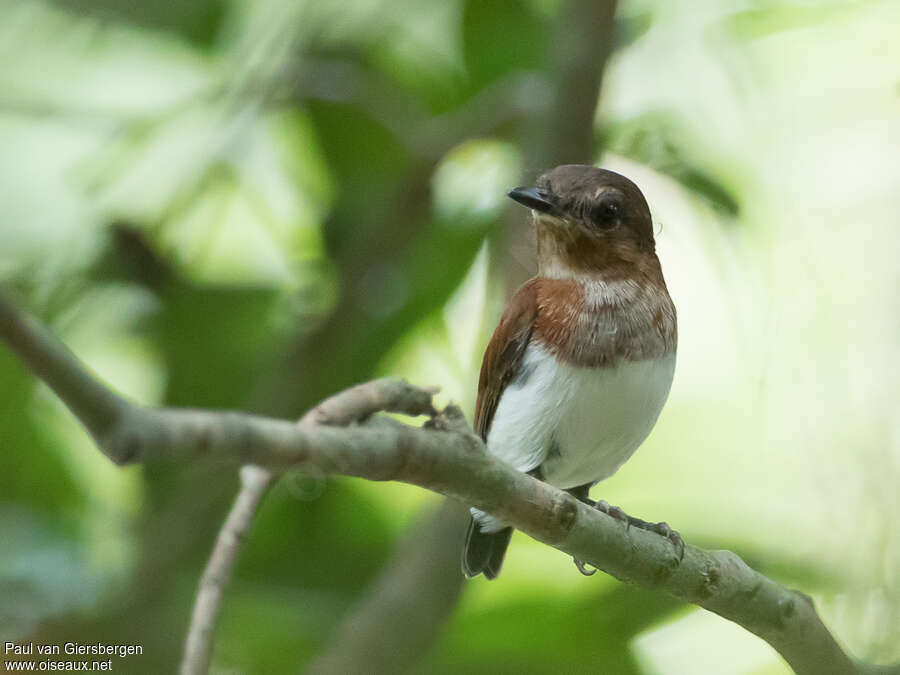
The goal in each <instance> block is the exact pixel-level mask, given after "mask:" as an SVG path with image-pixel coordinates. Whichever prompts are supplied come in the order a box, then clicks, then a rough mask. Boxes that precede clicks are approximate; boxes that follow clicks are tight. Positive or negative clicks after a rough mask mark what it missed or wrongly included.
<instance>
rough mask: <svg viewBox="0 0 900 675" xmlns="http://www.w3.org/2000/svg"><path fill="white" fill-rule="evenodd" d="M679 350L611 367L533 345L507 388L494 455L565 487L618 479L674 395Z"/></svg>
mask: <svg viewBox="0 0 900 675" xmlns="http://www.w3.org/2000/svg"><path fill="white" fill-rule="evenodd" d="M674 372H675V354H669V355H667V356H665V357H662V358H659V359H651V360H645V361H624V360H623V361H621V362H620V363H619V364H618V365H616V366H615V367H610V368H584V367H579V366H571V365H568V364H566V363H561V362H559V361H558V360H557V359H556V358H555V357H554V356H553V355H552V354H551V353H550V352H549V351H548V350H546V349H544V348H543V347H541V346H539V345H536V344H534V343H532V344H530V345H529V346H528V348H527V350H526V352H525V354H524V356H523V359H522V364H521V369H520V373H521V375H520V377H519V378H517V379H516V380H514V381H513V382H510V384H509V385H507V387H506V389H505V391H504V392H503V395H502V396H501V398H500V402H499V404H498V405H497V410H496V412H495V414H494V419H493V422H492V424H491V429H490V432H489V434H488V439H487V447H488V450H489V452H491V453H492V454H494V455H496V456H497V457H499V458H501V459H503V460H505V461H507V462H509V463H510V464H512V465H513V466H515V467H516V468H517V469H519V470H520V471H530V470H531V469H534V468H535V467H537V466H540V467H541V470H542V473H543V477H544V480H546V481H547V482H548V483H550V484H552V485H555V486H557V487H560V488H571V487H576V486H579V485H584V484H585V483H593V482H596V481H599V480H603V479H604V478H607V477H609V476H611V475H612V474H613V473H615V472H616V470H617V469H618V468H619V467H620V466H621V465H622V464H623V463H624V462H625V460H627V459H628V458H629V457H630V456H631V455H632V453H633V452H634V451H635V450H637V448H638V446H639V445H640V444H641V443H642V442H643V441H644V439H645V438H646V437H647V435H648V434H649V433H650V430H651V429H652V428H653V425H654V424H655V423H656V419H657V417H659V413H660V411H661V410H662V407H663V404H664V403H665V402H666V398H667V397H668V395H669V388H670V386H671V384H672V376H673V374H674Z"/></svg>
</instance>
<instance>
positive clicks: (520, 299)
mask: <svg viewBox="0 0 900 675" xmlns="http://www.w3.org/2000/svg"><path fill="white" fill-rule="evenodd" d="M537 313H538V304H537V279H530V280H529V281H526V282H525V283H524V284H523V285H522V286H521V287H520V288H519V290H517V291H516V292H515V294H514V295H513V296H512V298H511V299H510V301H509V304H508V305H507V307H506V311H505V312H504V313H503V316H502V317H500V323H498V324H497V328H496V329H495V330H494V335H493V336H492V337H491V341H490V342H489V343H488V346H487V349H486V350H485V352H484V360H483V361H482V362H481V375H480V376H479V378H478V398H477V400H476V402H475V433H477V434H478V435H479V436H481V438H482V439H483V440H487V435H488V431H490V428H491V422H492V421H493V420H494V413H495V412H496V411H497V404H498V403H499V402H500V397H501V396H502V395H503V390H504V389H506V385H508V384H509V383H510V381H512V380H513V379H514V378H515V376H516V374H517V373H518V371H519V367H520V366H521V364H522V357H523V356H524V355H525V349H526V347H528V343H529V341H530V340H531V334H532V331H533V330H534V324H535V321H536V320H537Z"/></svg>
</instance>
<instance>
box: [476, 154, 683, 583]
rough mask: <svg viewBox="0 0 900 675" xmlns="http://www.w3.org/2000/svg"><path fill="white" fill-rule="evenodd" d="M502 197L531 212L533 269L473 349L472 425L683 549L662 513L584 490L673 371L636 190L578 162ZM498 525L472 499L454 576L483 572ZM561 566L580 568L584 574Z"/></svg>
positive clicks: (630, 447) (654, 414) (535, 467)
mask: <svg viewBox="0 0 900 675" xmlns="http://www.w3.org/2000/svg"><path fill="white" fill-rule="evenodd" d="M507 194H508V196H509V197H510V198H512V199H513V200H515V201H516V202H518V203H519V204H522V205H523V206H525V207H527V208H529V209H530V210H531V214H532V220H533V224H534V230H535V239H536V243H537V267H538V269H537V274H536V275H535V276H534V277H532V278H531V279H529V280H528V281H526V282H525V283H524V284H523V285H522V286H521V287H520V288H519V289H518V290H517V291H516V292H515V293H514V294H513V296H512V297H511V298H510V300H509V303H508V304H507V307H506V309H505V311H504V312H503V315H502V316H501V318H500V321H499V323H498V325H497V328H496V330H495V331H494V333H493V336H492V337H491V340H490V342H489V343H488V346H487V348H486V350H485V354H484V358H483V361H482V366H481V373H480V376H479V381H478V396H477V399H476V404H475V418H474V429H475V432H476V433H477V434H478V435H479V436H481V438H482V440H483V441H484V442H485V444H486V447H487V451H488V452H489V453H490V454H492V455H494V456H495V457H497V458H499V459H501V460H504V461H506V462H507V463H509V464H511V465H512V466H514V467H515V468H516V469H518V470H520V471H523V472H527V473H529V474H531V475H532V476H534V477H535V478H537V479H538V480H543V481H545V482H547V483H549V484H551V485H553V486H556V487H558V488H560V489H563V490H566V491H568V492H569V493H570V494H572V495H573V496H575V497H576V498H578V499H580V500H581V501H584V502H586V503H588V504H590V505H591V506H593V507H595V508H597V509H599V510H601V511H604V512H605V513H607V514H609V515H611V516H613V517H616V518H619V519H621V520H623V521H625V522H626V523H627V524H628V525H629V526H637V527H642V528H644V529H648V530H651V531H654V532H657V533H659V534H660V535H662V536H665V537H667V538H668V539H670V540H671V541H672V543H673V545H674V546H675V547H676V550H677V552H678V555H679V557H680V556H683V554H684V544H683V541H682V540H681V537H680V535H679V534H678V533H677V532H676V531H674V530H672V529H671V528H670V527H669V526H668V525H667V524H666V523H650V522H647V521H644V520H641V519H639V518H634V517H632V516H629V515H627V514H625V513H624V511H622V510H621V509H620V508H618V507H615V506H610V505H609V504H608V503H607V502H605V501H603V500H598V501H596V502H594V501H591V500H590V499H589V497H588V491H589V490H590V489H591V487H593V486H594V485H595V484H596V483H598V482H599V481H602V480H603V479H605V478H608V477H609V476H611V475H612V474H613V473H615V472H616V471H617V470H618V469H619V467H621V466H622V464H623V463H624V462H625V461H626V460H627V459H628V458H629V457H631V455H632V454H633V453H634V451H635V450H636V449H637V448H638V446H640V445H641V443H643V441H644V440H645V439H646V437H647V435H648V434H649V433H650V431H651V429H652V428H653V426H654V425H655V424H656V420H657V418H658V417H659V414H660V412H661V410H662V408H663V405H664V404H665V402H666V399H667V398H668V395H669V390H670V388H671V385H672V380H673V377H674V372H675V352H676V348H677V319H676V312H675V305H674V303H673V302H672V299H671V297H670V296H669V292H668V289H667V287H666V283H665V280H664V278H663V274H662V268H661V267H660V262H659V258H658V257H657V255H656V242H655V239H654V233H653V221H652V218H651V214H650V208H649V206H648V204H647V200H646V199H645V198H644V195H643V194H642V193H641V190H640V189H639V188H638V186H637V185H635V184H634V183H633V182H632V181H631V180H629V179H628V178H626V177H625V176H623V175H621V174H618V173H615V172H613V171H609V170H606V169H602V168H599V167H595V166H591V165H581V164H567V165H562V166H558V167H556V168H554V169H552V170H550V171H548V172H547V173H545V174H543V175H542V176H541V177H540V178H538V180H537V181H536V183H535V185H534V186H532V187H517V188H514V189H512V190H510V191H509V192H508V193H507ZM512 532H513V528H512V527H510V526H509V525H508V524H506V523H504V522H502V521H501V520H499V519H498V518H496V517H495V516H492V515H490V514H488V513H485V512H484V511H481V510H479V509H476V508H472V509H471V517H470V521H469V526H468V530H467V534H466V540H465V547H464V550H463V560H462V563H463V572H464V573H465V575H466V576H467V577H470V578H471V577H475V576H477V575H479V574H484V576H485V577H486V578H488V579H494V578H496V577H497V575H498V574H499V573H500V568H501V566H502V564H503V559H504V557H505V555H506V549H507V547H508V546H509V543H510V538H511V537H512ZM574 562H575V565H576V567H577V568H578V570H579V571H580V572H581V573H582V574H586V575H589V574H593V573H594V572H596V570H588V569H587V568H586V566H585V563H584V562H582V561H580V560H578V559H575V560H574Z"/></svg>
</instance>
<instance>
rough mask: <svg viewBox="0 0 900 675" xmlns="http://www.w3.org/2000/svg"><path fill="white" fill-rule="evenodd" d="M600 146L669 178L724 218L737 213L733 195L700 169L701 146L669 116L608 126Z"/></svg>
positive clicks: (650, 114) (645, 117) (651, 116)
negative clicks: (698, 197) (709, 205)
mask: <svg viewBox="0 0 900 675" xmlns="http://www.w3.org/2000/svg"><path fill="white" fill-rule="evenodd" d="M603 146H604V147H605V148H607V149H608V150H609V151H611V152H615V153H618V154H620V155H623V156H625V157H630V158H633V159H636V160H637V161H639V162H641V163H642V164H645V165H647V166H649V167H652V168H653V169H656V170H657V171H659V172H660V173H662V174H665V175H667V176H671V177H672V178H674V179H675V180H677V181H678V182H679V183H681V184H682V185H684V187H685V188H687V189H688V190H689V191H690V192H692V193H693V194H696V195H698V196H700V197H702V198H704V199H706V200H707V201H708V202H709V203H710V204H711V205H712V206H713V207H714V208H716V209H719V210H720V211H722V212H723V214H725V215H727V216H731V217H734V216H737V215H738V213H739V211H740V204H739V202H738V196H737V195H736V194H735V191H734V190H731V189H729V188H728V187H727V186H726V185H724V184H723V183H722V182H721V181H720V180H718V179H716V178H715V177H714V174H713V173H712V172H711V171H710V170H709V169H708V168H706V167H704V166H703V160H701V159H700V158H701V157H703V156H704V153H703V152H702V151H701V149H700V148H701V147H702V144H701V142H700V141H699V140H698V139H697V138H694V137H692V136H691V134H690V132H689V130H688V129H687V128H686V127H685V126H684V125H683V124H680V123H679V120H678V117H677V115H674V114H673V113H671V112H663V111H654V112H648V113H644V114H642V115H639V116H638V117H636V118H632V119H627V120H621V121H618V122H615V123H613V124H610V125H609V126H608V127H607V128H606V129H605V130H604V134H603ZM706 155H707V156H708V153H706ZM707 161H708V160H707Z"/></svg>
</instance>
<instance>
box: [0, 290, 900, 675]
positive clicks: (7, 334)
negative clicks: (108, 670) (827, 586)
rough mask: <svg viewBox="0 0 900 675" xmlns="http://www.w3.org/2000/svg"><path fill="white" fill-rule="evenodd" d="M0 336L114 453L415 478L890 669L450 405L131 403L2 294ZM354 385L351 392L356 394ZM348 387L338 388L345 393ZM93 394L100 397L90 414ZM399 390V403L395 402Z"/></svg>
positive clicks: (818, 653)
mask: <svg viewBox="0 0 900 675" xmlns="http://www.w3.org/2000/svg"><path fill="white" fill-rule="evenodd" d="M0 338H2V339H3V340H4V341H6V342H7V344H8V345H9V346H10V347H11V348H12V350H13V351H14V352H15V353H17V354H18V355H19V356H20V357H21V358H22V359H23V360H24V361H25V362H26V363H27V364H28V365H29V366H30V367H31V368H32V370H33V371H34V372H35V373H36V374H38V375H40V376H41V377H42V378H44V379H45V380H46V381H47V382H48V383H49V384H50V385H51V386H52V387H53V388H54V390H55V391H56V392H57V393H58V394H59V396H60V398H62V400H63V402H64V403H65V404H66V405H67V406H69V408H70V410H72V411H73V413H75V415H76V416H79V419H81V421H82V423H84V424H85V426H87V427H88V429H89V431H90V432H91V433H92V435H93V436H94V438H95V439H96V440H97V442H98V445H99V446H100V448H101V450H102V451H103V452H104V453H105V454H106V455H107V456H108V457H109V458H110V459H112V460H113V461H115V462H116V463H119V464H123V463H129V462H151V461H159V460H179V461H190V460H192V459H197V458H200V457H208V458H219V459H223V460H230V461H237V462H240V463H243V464H248V463H252V464H258V465H263V466H266V467H269V468H272V469H281V468H285V467H304V466H308V467H314V468H315V469H317V470H318V471H321V472H325V473H335V474H343V475H347V476H357V477H360V478H367V479H369V480H376V481H383V480H397V481H401V482H405V483H411V484H414V485H419V486H421V487H424V488H427V489H429V490H433V491H435V492H439V493H441V494H446V495H450V496H453V497H456V498H457V499H459V500H460V501H462V502H464V503H466V504H472V505H474V506H476V507H478V508H480V509H483V510H485V511H488V512H490V513H492V514H494V515H496V516H498V517H500V518H501V519H503V520H504V521H506V522H509V523H510V524H511V525H513V526H514V527H516V528H517V529H519V530H522V531H523V532H525V533H526V534H528V535H529V536H531V537H533V538H534V539H537V540H538V541H541V542H543V543H545V544H548V545H550V546H553V547H555V548H557V549H559V550H561V551H564V552H566V553H568V554H570V555H573V556H575V557H577V558H579V559H581V560H585V561H587V562H590V563H591V564H593V565H594V566H596V567H597V568H599V569H601V570H604V571H605V572H607V573H609V574H611V575H613V576H615V577H616V578H618V579H621V580H623V581H628V582H632V583H636V584H639V585H641V586H645V587H648V588H656V589H660V590H665V591H667V592H669V593H671V594H672V595H674V596H676V597H678V598H680V599H682V600H684V601H686V602H691V603H694V604H697V605H699V606H701V607H704V608H706V609H708V610H710V611H712V612H715V613H716V614H719V615H720V616H722V617H724V618H726V619H729V620H731V621H734V622H736V623H738V624H740V625H741V626H743V627H744V628H746V629H747V630H749V631H751V632H753V633H755V634H756V635H758V636H760V637H761V638H763V639H764V640H765V641H766V642H768V643H769V644H770V645H772V647H774V648H775V649H776V650H777V651H778V652H779V654H781V656H782V657H783V658H784V659H785V660H786V661H787V662H788V663H789V664H790V665H791V667H792V668H793V669H794V670H795V672H797V673H799V674H800V675H806V674H810V675H813V674H814V675H844V674H848V673H863V672H866V673H869V672H884V673H888V672H894V673H897V672H900V666H891V667H882V668H878V667H875V666H869V665H864V664H863V665H861V664H857V663H856V662H854V660H853V659H852V658H851V657H849V656H848V655H847V654H846V653H844V652H843V651H842V649H841V648H840V646H839V645H838V644H837V642H836V641H835V639H834V638H833V637H832V636H831V634H830V633H829V632H828V630H827V628H826V627H825V625H824V624H823V623H822V621H821V619H820V618H819V616H818V614H817V613H816V611H815V608H814V607H813V603H812V601H811V600H810V598H809V597H807V596H805V595H803V594H801V593H799V592H797V591H791V590H788V589H785V588H783V587H781V586H779V585H778V584H776V583H775V582H774V581H772V580H771V579H768V578H767V577H765V576H763V575H762V574H759V573H758V572H756V571H754V570H753V569H751V568H750V567H748V566H747V565H746V563H744V561H743V560H741V559H740V558H739V557H738V556H737V555H735V554H734V553H731V552H729V551H704V550H702V549H700V548H697V547H695V546H691V545H686V546H685V549H684V557H683V559H682V560H681V561H680V562H679V560H678V558H677V556H676V554H675V551H674V549H673V547H672V545H671V544H670V542H669V541H668V540H667V539H665V538H663V537H660V536H658V535H656V534H653V533H651V532H647V531H645V530H642V529H638V528H631V529H626V528H625V527H624V526H623V525H622V524H621V523H620V522H619V521H617V520H616V519H614V518H611V517H610V516H607V515H606V514H604V513H601V512H599V511H596V510H594V509H591V508H589V507H588V506H587V505H585V504H583V503H581V502H579V501H577V500H575V499H574V498H573V497H572V496H571V495H569V494H568V493H566V492H562V491H561V490H558V489H556V488H554V487H552V486H550V485H548V484H546V483H543V482H540V481H538V480H535V479H534V478H532V477H531V476H528V475H526V474H523V473H521V472H519V471H516V470H515V469H514V468H512V467H511V466H509V465H507V464H505V463H503V462H501V461H499V460H497V459H496V458H494V457H492V456H491V455H489V454H488V453H487V452H485V449H484V445H483V443H482V442H481V440H480V439H479V438H478V437H477V436H475V435H474V434H473V433H472V432H471V431H470V430H469V429H468V427H466V426H465V421H464V418H463V416H462V412H461V411H460V410H459V409H458V408H456V407H455V406H448V407H447V408H446V409H445V410H444V411H443V412H441V413H440V414H438V415H433V417H432V419H431V421H430V422H429V423H427V424H426V426H425V427H411V426H408V425H405V424H401V423H400V422H397V421H395V420H393V419H390V418H386V417H374V418H372V419H370V420H368V421H366V422H364V423H362V424H359V425H356V426H351V427H346V428H336V427H330V426H325V425H322V424H310V425H298V424H295V423H292V422H287V421H282V420H275V419H270V418H265V417H259V416H255V415H249V414H244V413H238V412H213V411H204V410H179V409H152V408H142V407H138V406H135V405H132V404H129V403H127V402H125V401H124V399H121V398H119V397H117V396H115V395H114V394H112V393H111V392H109V391H108V390H106V388H105V387H104V386H103V385H102V384H101V383H99V382H98V381H96V380H93V379H92V378H91V377H90V376H89V375H88V374H87V371H86V370H85V369H84V368H83V366H81V365H80V364H79V363H78V361H77V360H76V359H75V357H74V356H73V355H72V354H71V353H70V352H69V351H68V350H66V349H65V348H64V347H63V346H62V345H61V344H60V343H59V342H58V341H57V340H56V339H55V338H54V337H53V336H52V335H51V334H50V333H49V331H47V330H46V329H44V328H42V327H41V326H39V325H38V324H37V322H36V321H34V320H33V319H31V318H30V317H27V316H26V315H24V314H22V313H21V312H19V311H18V310H17V309H16V308H15V307H14V306H13V305H12V304H11V303H9V302H8V301H7V300H5V299H4V298H3V297H2V295H0ZM380 382H381V384H380V385H379V386H383V387H384V388H385V389H386V390H388V391H394V390H395V387H397V388H405V387H409V385H405V384H397V383H398V381H397V380H389V381H388V384H385V383H384V381H380ZM391 382H393V383H394V384H390V383H391ZM59 383H63V384H62V385H60V384H59ZM366 386H367V385H362V389H361V390H360V389H357V390H356V391H357V392H359V391H367V389H366ZM352 391H353V390H350V391H348V392H346V395H348V396H355V394H353V393H351V392H352ZM430 396H431V392H430V391H422V392H421V398H418V399H415V400H416V401H419V402H422V401H425V400H426V399H427V404H422V405H416V404H415V401H414V402H413V403H412V404H411V405H409V409H408V410H405V411H404V412H407V413H410V414H423V413H425V414H433V410H432V408H431V402H430ZM95 397H98V398H99V400H101V401H113V402H114V403H113V404H110V405H107V406H106V407H104V408H103V410H104V411H105V412H104V414H103V415H99V416H98V415H97V413H96V406H95V404H94V403H92V400H94V398H95ZM400 400H401V402H402V403H403V406H404V407H407V403H408V402H409V399H407V398H405V397H400ZM364 407H365V406H364V405H363V404H360V408H361V409H364ZM82 413H84V416H83V417H82V416H81V414H82ZM98 417H99V418H100V419H101V422H100V423H99V427H98V423H97V422H96V419H97V418H98ZM92 425H93V427H94V428H91V427H92Z"/></svg>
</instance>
